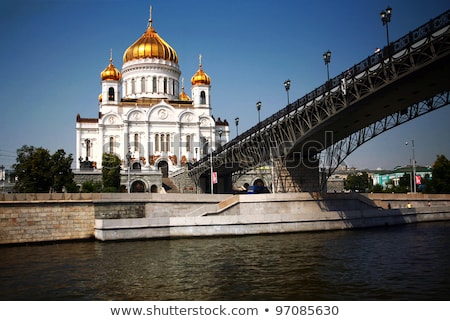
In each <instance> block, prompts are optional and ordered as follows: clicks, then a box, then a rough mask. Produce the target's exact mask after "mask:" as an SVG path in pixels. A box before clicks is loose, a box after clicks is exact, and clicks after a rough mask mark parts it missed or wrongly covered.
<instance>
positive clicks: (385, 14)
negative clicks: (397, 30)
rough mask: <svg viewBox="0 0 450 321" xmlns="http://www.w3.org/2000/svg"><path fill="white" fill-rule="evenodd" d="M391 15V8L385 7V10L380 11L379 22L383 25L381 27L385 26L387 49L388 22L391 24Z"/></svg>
mask: <svg viewBox="0 0 450 321" xmlns="http://www.w3.org/2000/svg"><path fill="white" fill-rule="evenodd" d="M391 15H392V8H391V7H389V6H388V7H387V8H386V10H383V11H381V13H380V16H381V22H382V23H383V26H386V38H387V44H388V47H389V27H388V26H389V22H391Z"/></svg>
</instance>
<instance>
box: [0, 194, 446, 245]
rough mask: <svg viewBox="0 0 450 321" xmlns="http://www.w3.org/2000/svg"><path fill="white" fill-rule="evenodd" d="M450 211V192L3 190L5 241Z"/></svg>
mask: <svg viewBox="0 0 450 321" xmlns="http://www.w3.org/2000/svg"><path fill="white" fill-rule="evenodd" d="M408 203H410V204H411V205H412V208H406V206H407V204H408ZM388 204H390V207H391V208H390V209H389V208H388V207H389V206H388ZM449 219H450V195H426V194H423V195H422V194H416V195H405V194H403V195H397V194H395V195H390V194H387V195H386V194H365V195H362V194H356V193H355V194H340V193H337V194H316V193H292V194H289V193H285V194H256V195H245V194H243V195H228V194H219V195H217V194H215V195H210V194H197V195H192V194H150V193H143V194H80V193H77V194H0V244H17V243H32V242H44V241H61V240H77V239H89V238H94V237H95V238H97V239H99V240H118V239H134V238H154V237H190V236H210V235H244V234H260V233H283V232H297V231H311V230H329V229H343V228H360V227H369V226H381V225H394V224H405V223H412V222H422V221H437V220H449Z"/></svg>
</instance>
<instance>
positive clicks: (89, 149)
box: [84, 139, 91, 157]
mask: <svg viewBox="0 0 450 321" xmlns="http://www.w3.org/2000/svg"><path fill="white" fill-rule="evenodd" d="M84 142H85V143H86V157H91V141H90V140H89V139H86V140H85V141H84Z"/></svg>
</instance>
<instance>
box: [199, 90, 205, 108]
mask: <svg viewBox="0 0 450 321" xmlns="http://www.w3.org/2000/svg"><path fill="white" fill-rule="evenodd" d="M200 104H203V105H204V104H206V94H205V92H204V91H202V92H201V93H200Z"/></svg>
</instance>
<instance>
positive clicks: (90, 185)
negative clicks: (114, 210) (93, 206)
mask: <svg viewBox="0 0 450 321" xmlns="http://www.w3.org/2000/svg"><path fill="white" fill-rule="evenodd" d="M101 191H102V183H100V182H94V181H93V180H89V181H86V182H84V183H83V185H82V186H81V192H82V193H100V192H101Z"/></svg>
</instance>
